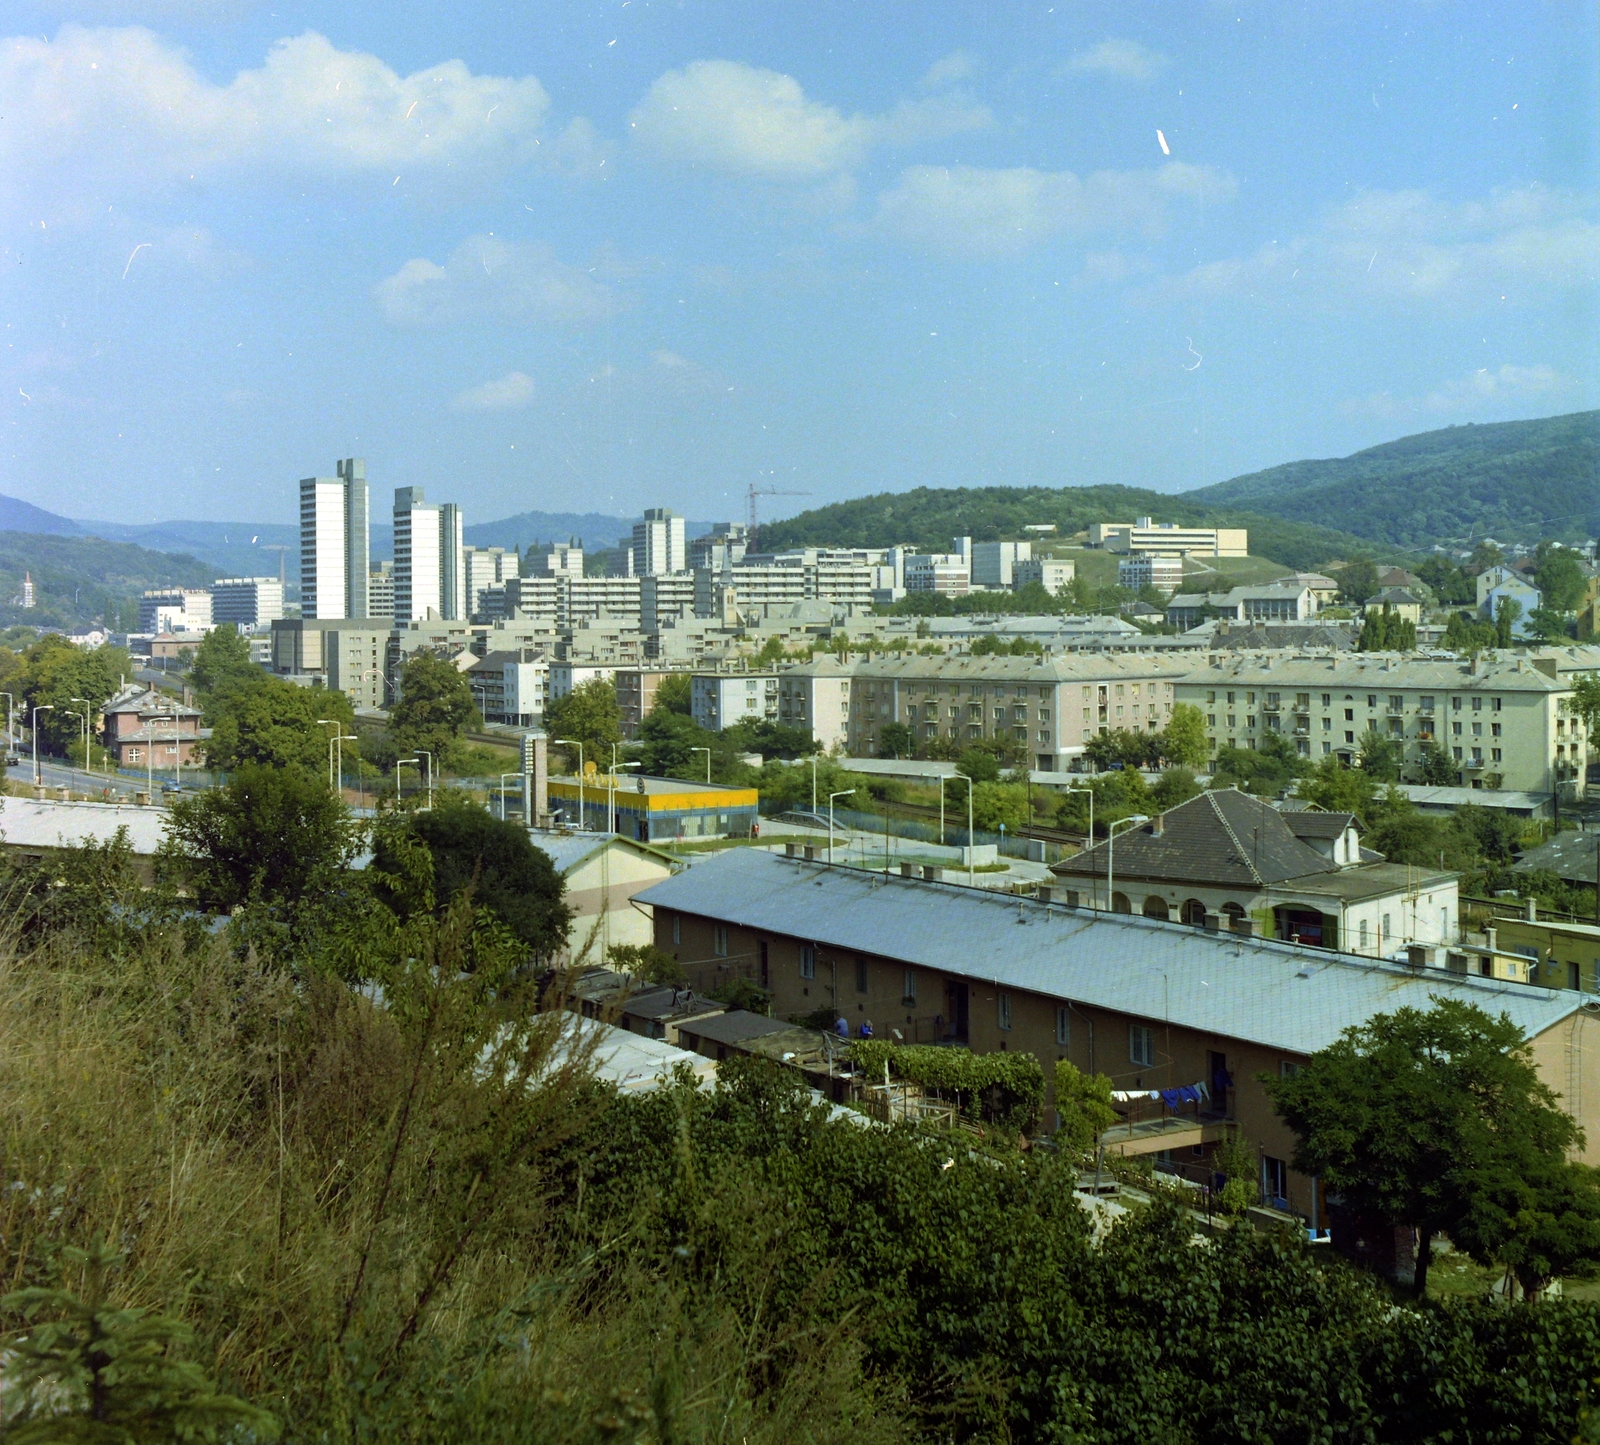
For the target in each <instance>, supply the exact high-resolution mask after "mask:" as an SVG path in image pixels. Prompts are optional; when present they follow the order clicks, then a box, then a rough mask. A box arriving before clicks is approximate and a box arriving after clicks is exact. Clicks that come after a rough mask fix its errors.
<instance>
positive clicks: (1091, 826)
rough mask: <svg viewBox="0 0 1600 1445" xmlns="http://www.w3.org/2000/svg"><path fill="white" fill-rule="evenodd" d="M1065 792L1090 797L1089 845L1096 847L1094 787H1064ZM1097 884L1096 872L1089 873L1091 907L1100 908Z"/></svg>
mask: <svg viewBox="0 0 1600 1445" xmlns="http://www.w3.org/2000/svg"><path fill="white" fill-rule="evenodd" d="M1061 791H1062V792H1064V793H1084V794H1086V795H1087V796H1088V799H1089V847H1090V848H1092V847H1094V789H1093V788H1063V789H1062V790H1061ZM1099 891H1100V890H1099V889H1098V888H1097V887H1096V886H1095V878H1094V874H1092V873H1091V874H1090V875H1089V907H1090V908H1098V907H1099V906H1100V900H1099V899H1098V898H1097V897H1096V896H1095V895H1096V894H1098V893H1099Z"/></svg>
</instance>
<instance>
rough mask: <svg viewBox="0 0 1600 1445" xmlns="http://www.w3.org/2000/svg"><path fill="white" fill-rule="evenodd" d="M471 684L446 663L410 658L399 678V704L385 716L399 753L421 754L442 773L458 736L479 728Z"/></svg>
mask: <svg viewBox="0 0 1600 1445" xmlns="http://www.w3.org/2000/svg"><path fill="white" fill-rule="evenodd" d="M482 726H483V718H482V717H481V716H480V715H479V712H478V706H477V704H476V703H475V702H474V701H473V700H472V684H471V683H470V682H469V681H468V680H467V675H466V673H464V672H462V671H461V669H460V668H458V667H457V666H456V665H455V663H453V662H452V661H450V659H449V658H445V657H435V656H433V654H432V653H428V652H418V653H413V654H412V656H411V658H410V660H409V661H408V662H407V663H406V665H405V667H404V668H403V669H402V670H401V673H400V699H399V701H398V702H396V703H395V705H394V707H393V708H391V709H390V711H389V733H390V736H391V737H393V739H394V744H395V747H396V748H397V749H398V750H399V751H400V752H403V753H416V752H420V751H426V752H428V753H431V754H432V756H433V759H434V764H435V766H436V767H438V768H443V767H444V765H445V761H446V759H448V758H450V757H451V755H452V754H453V752H454V751H455V749H456V747H457V744H458V742H459V739H460V737H461V734H462V733H463V732H464V731H465V730H466V729H467V728H469V727H482Z"/></svg>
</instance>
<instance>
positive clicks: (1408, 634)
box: [1356, 602, 1417, 652]
mask: <svg viewBox="0 0 1600 1445" xmlns="http://www.w3.org/2000/svg"><path fill="white" fill-rule="evenodd" d="M1416 646H1417V624H1416V623H1415V622H1412V621H1411V620H1410V619H1409V618H1404V617H1401V616H1400V614H1399V613H1398V612H1396V611H1395V610H1394V608H1393V607H1392V606H1391V605H1390V604H1389V603H1387V602H1385V603H1384V604H1383V608H1382V610H1381V611H1378V612H1373V611H1371V610H1369V611H1368V612H1367V614H1366V616H1365V617H1364V618H1363V619H1362V621H1361V633H1360V635H1359V636H1358V637H1357V639H1356V649H1357V651H1360V652H1414V651H1415V650H1416Z"/></svg>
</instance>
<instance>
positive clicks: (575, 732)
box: [544, 677, 686, 771]
mask: <svg viewBox="0 0 1600 1445" xmlns="http://www.w3.org/2000/svg"><path fill="white" fill-rule="evenodd" d="M658 700H659V699H658ZM657 713H660V714H663V715H667V716H672V717H684V716H686V714H684V713H679V712H676V711H675V710H674V709H673V708H671V707H670V706H668V707H665V708H659V709H652V713H651V715H652V716H655V715H657ZM544 727H545V731H546V732H547V733H549V734H550V738H551V741H553V742H556V743H562V742H563V740H564V739H568V738H570V739H571V740H572V741H573V742H576V743H582V744H583V750H584V761H585V762H590V763H593V764H594V765H595V766H596V767H609V766H610V763H611V744H612V743H620V742H621V741H622V712H621V710H620V709H619V708H618V707H617V690H616V688H615V687H614V686H613V685H612V684H611V682H610V681H609V680H608V679H606V678H603V677H595V678H590V679H589V681H587V682H580V683H579V684H578V685H577V686H576V687H575V688H573V689H572V691H571V692H569V693H568V694H567V695H566V696H565V697H559V698H557V699H556V700H555V701H554V702H552V703H549V704H547V705H546V707H545V710H544ZM570 752H571V753H572V761H573V763H574V765H576V763H577V761H578V750H577V749H576V748H571V749H570ZM647 771H651V770H650V769H647Z"/></svg>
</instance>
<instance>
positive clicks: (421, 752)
mask: <svg viewBox="0 0 1600 1445" xmlns="http://www.w3.org/2000/svg"><path fill="white" fill-rule="evenodd" d="M417 756H418V757H422V758H426V759H427V760H428V811H429V812H430V813H431V812H432V811H433V754H432V753H430V752H429V751H428V750H427V749H426V748H418V749H417Z"/></svg>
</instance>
